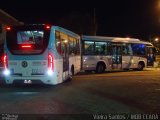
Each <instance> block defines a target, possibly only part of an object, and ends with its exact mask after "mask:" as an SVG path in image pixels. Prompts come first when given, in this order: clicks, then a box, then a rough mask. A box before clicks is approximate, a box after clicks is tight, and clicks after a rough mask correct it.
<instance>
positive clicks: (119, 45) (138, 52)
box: [81, 35, 155, 73]
mask: <svg viewBox="0 0 160 120" xmlns="http://www.w3.org/2000/svg"><path fill="white" fill-rule="evenodd" d="M81 40H82V50H83V51H82V69H83V70H85V71H96V72H98V73H101V72H104V71H105V70H112V69H138V70H143V68H144V67H147V66H148V65H153V62H154V60H155V55H154V53H153V51H154V47H153V45H152V44H151V43H149V42H143V41H140V40H139V39H133V38H117V37H101V36H85V35H83V36H82V37H81ZM149 56H151V57H152V59H149Z"/></svg>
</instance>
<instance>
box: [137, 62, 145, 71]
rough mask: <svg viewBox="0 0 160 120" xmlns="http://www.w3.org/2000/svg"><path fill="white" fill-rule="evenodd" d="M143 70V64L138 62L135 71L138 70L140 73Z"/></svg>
mask: <svg viewBox="0 0 160 120" xmlns="http://www.w3.org/2000/svg"><path fill="white" fill-rule="evenodd" d="M143 68H144V63H143V62H139V64H138V68H137V69H138V70H139V71H142V70H143Z"/></svg>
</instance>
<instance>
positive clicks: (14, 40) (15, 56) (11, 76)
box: [3, 25, 81, 85]
mask: <svg viewBox="0 0 160 120" xmlns="http://www.w3.org/2000/svg"><path fill="white" fill-rule="evenodd" d="M4 53H5V55H4V57H3V60H4V66H5V70H4V78H5V83H6V84H12V83H22V84H34V83H43V84H50V85H56V84H59V83H62V82H63V81H65V80H67V79H68V78H70V77H71V76H72V75H73V74H76V73H77V72H79V71H80V68H81V56H80V37H79V35H77V34H75V33H73V32H71V31H69V30H66V29H64V28H61V27H58V26H48V25H30V26H25V27H24V26H19V27H15V28H14V27H13V28H12V27H11V28H10V29H9V30H8V31H7V37H6V42H5V45H4Z"/></svg>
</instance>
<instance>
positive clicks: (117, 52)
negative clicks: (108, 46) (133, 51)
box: [112, 43, 122, 69]
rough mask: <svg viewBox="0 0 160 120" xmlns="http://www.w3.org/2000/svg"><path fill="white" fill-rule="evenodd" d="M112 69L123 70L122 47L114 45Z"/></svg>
mask: <svg viewBox="0 0 160 120" xmlns="http://www.w3.org/2000/svg"><path fill="white" fill-rule="evenodd" d="M112 68H113V69H122V46H121V44H114V43H112Z"/></svg>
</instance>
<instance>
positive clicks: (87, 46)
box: [84, 41, 95, 55]
mask: <svg viewBox="0 0 160 120" xmlns="http://www.w3.org/2000/svg"><path fill="white" fill-rule="evenodd" d="M94 46H95V45H94V42H92V41H84V54H85V55H93V54H94Z"/></svg>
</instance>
